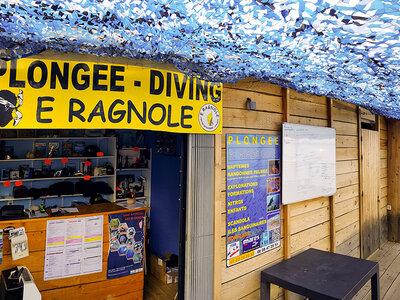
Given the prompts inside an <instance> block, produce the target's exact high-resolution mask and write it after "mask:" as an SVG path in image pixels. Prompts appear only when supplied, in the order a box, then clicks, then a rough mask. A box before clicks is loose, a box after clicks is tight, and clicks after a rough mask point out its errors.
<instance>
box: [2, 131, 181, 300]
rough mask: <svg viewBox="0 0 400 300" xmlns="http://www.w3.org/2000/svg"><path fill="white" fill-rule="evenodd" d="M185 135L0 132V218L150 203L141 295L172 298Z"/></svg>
mask: <svg viewBox="0 0 400 300" xmlns="http://www.w3.org/2000/svg"><path fill="white" fill-rule="evenodd" d="M184 139H185V136H184V135H182V134H176V133H165V132H154V131H140V130H125V129H124V130H122V129H121V130H48V129H46V130H44V129H43V130H40V129H36V130H0V172H1V174H0V175H1V178H0V207H1V208H0V221H2V220H14V219H26V218H41V217H52V216H55V217H57V216H63V215H64V214H66V213H68V212H69V209H68V208H71V207H79V206H82V205H96V204H99V203H107V202H116V203H117V204H118V205H120V206H123V207H125V208H128V209H130V208H135V207H150V209H149V210H147V211H146V214H147V215H146V237H145V253H146V255H145V257H146V262H145V263H144V273H145V284H144V299H174V298H176V296H177V292H178V282H179V280H180V277H183V276H179V274H183V273H179V270H178V265H180V263H179V259H182V258H181V257H180V251H181V253H184V250H182V249H180V243H179V242H180V238H179V237H180V235H182V230H184V220H182V215H183V214H182V213H181V212H182V209H184V208H183V207H184V206H183V205H184V203H182V202H184V196H183V195H184V190H183V189H184V188H185V187H184V185H185V183H186V178H184V177H185V172H184V168H185V164H184V157H185V153H184V152H185V151H186V149H184V145H183V144H184ZM182 199H183V200H182ZM16 264H18V261H16ZM28 267H29V266H28Z"/></svg>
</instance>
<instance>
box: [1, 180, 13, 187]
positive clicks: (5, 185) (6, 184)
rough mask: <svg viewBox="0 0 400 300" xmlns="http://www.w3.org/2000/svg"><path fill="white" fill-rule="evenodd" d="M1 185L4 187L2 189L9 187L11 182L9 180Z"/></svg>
mask: <svg viewBox="0 0 400 300" xmlns="http://www.w3.org/2000/svg"><path fill="white" fill-rule="evenodd" d="M3 185H4V187H8V186H10V185H11V181H10V180H8V181H5V182H3Z"/></svg>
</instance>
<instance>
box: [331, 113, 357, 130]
mask: <svg viewBox="0 0 400 300" xmlns="http://www.w3.org/2000/svg"><path fill="white" fill-rule="evenodd" d="M332 111H333V109H332ZM332 127H333V128H335V129H336V134H337V135H354V136H357V134H358V132H357V124H355V123H347V122H340V121H333V122H332Z"/></svg>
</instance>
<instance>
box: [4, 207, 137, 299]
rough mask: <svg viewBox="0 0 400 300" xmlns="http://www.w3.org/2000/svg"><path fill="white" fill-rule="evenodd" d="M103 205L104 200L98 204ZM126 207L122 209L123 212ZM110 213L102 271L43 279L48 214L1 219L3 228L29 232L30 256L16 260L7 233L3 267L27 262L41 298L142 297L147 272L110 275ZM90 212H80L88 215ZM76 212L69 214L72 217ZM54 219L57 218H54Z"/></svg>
mask: <svg viewBox="0 0 400 300" xmlns="http://www.w3.org/2000/svg"><path fill="white" fill-rule="evenodd" d="M98 205H102V204H98ZM123 211H124V210H121V212H123ZM108 214H109V213H102V215H104V217H103V218H104V219H103V270H102V272H99V273H94V274H89V275H82V276H73V277H68V278H62V279H53V280H46V281H45V280H44V279H43V273H44V259H45V248H46V226H47V220H48V219H49V218H37V219H27V220H20V221H18V220H16V221H2V222H0V226H1V228H6V227H7V226H14V227H15V228H18V227H22V226H24V227H25V230H26V234H27V236H28V247H29V256H28V257H26V258H22V259H19V260H16V261H13V260H12V257H11V249H10V242H9V241H8V235H5V236H4V240H3V241H4V243H3V262H2V264H1V266H0V271H1V270H6V269H11V268H13V267H15V266H27V267H28V269H29V271H30V272H31V274H32V276H33V278H34V281H35V284H36V286H37V287H38V289H39V291H40V293H41V295H42V299H44V300H59V299H77V300H78V299H93V300H94V299H96V300H97V299H116V298H118V299H120V300H124V299H126V300H128V299H129V300H139V299H142V297H143V284H144V273H143V272H141V273H137V274H133V275H129V276H125V277H121V278H116V279H107V260H108V250H109V230H108ZM86 216H89V215H78V216H76V217H86ZM73 217H74V216H68V218H73ZM51 219H52V220H54V219H56V218H51Z"/></svg>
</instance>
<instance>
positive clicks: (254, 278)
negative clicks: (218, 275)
mask: <svg viewBox="0 0 400 300" xmlns="http://www.w3.org/2000/svg"><path fill="white" fill-rule="evenodd" d="M277 262H279V260H277V261H274V262H271V263H269V264H266V265H262V266H260V268H258V269H256V270H255V271H253V272H250V273H247V274H245V275H243V276H240V277H237V278H235V279H234V280H231V281H228V282H227V283H225V284H223V285H222V299H227V300H228V299H229V300H231V299H240V298H242V297H244V296H246V295H248V294H250V293H252V292H254V291H256V290H258V289H259V288H260V277H261V275H260V274H261V271H262V270H264V269H265V268H267V267H269V266H271V265H273V264H276V263H277ZM278 292H279V291H278V290H277V291H276V293H278Z"/></svg>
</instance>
